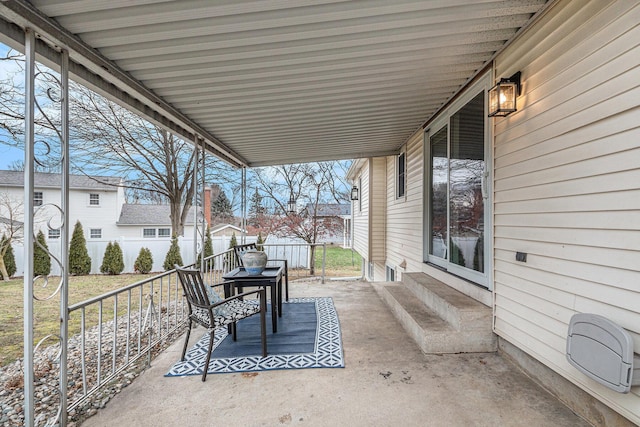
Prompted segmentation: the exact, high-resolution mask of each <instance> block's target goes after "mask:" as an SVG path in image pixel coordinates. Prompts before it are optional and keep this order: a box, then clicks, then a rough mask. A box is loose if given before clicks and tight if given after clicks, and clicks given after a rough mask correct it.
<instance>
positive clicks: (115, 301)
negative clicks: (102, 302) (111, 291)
mask: <svg viewBox="0 0 640 427" xmlns="http://www.w3.org/2000/svg"><path fill="white" fill-rule="evenodd" d="M111 352H112V354H111V373H112V374H113V373H114V372H115V371H116V356H117V355H118V294H115V295H114V296H113V347H112V350H111Z"/></svg>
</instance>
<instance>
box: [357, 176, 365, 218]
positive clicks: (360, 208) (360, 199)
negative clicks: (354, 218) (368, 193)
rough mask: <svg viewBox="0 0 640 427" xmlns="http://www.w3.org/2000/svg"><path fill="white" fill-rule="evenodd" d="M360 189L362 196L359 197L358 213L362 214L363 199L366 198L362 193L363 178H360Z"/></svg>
mask: <svg viewBox="0 0 640 427" xmlns="http://www.w3.org/2000/svg"><path fill="white" fill-rule="evenodd" d="M358 188H359V189H360V196H359V197H358V212H362V199H363V198H364V195H363V191H362V177H359V178H358Z"/></svg>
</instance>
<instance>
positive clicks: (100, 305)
mask: <svg viewBox="0 0 640 427" xmlns="http://www.w3.org/2000/svg"><path fill="white" fill-rule="evenodd" d="M101 367H102V300H100V302H99V303H98V384H100V379H101V378H102V375H101V374H102V371H101V369H100V368H101Z"/></svg>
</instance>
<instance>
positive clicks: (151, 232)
mask: <svg viewBox="0 0 640 427" xmlns="http://www.w3.org/2000/svg"><path fill="white" fill-rule="evenodd" d="M156 236H157V231H156V229H155V228H143V229H142V237H143V238H145V239H155V238H156Z"/></svg>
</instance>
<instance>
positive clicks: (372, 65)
mask: <svg viewBox="0 0 640 427" xmlns="http://www.w3.org/2000/svg"><path fill="white" fill-rule="evenodd" d="M12 1H15V0H10V1H9V2H8V3H11V2H12ZM31 4H32V5H34V6H35V7H36V8H37V9H38V10H39V12H41V13H42V14H44V15H46V16H47V17H49V18H51V19H54V20H55V21H56V22H57V23H58V24H59V25H60V26H62V27H64V29H65V30H66V31H68V32H69V33H71V34H73V35H75V36H76V37H78V38H79V39H80V40H81V41H83V42H84V43H86V45H88V46H89V47H91V48H93V49H96V50H97V51H98V52H99V53H100V54H101V55H102V56H103V57H105V58H106V59H108V60H109V61H112V62H113V63H114V64H115V65H116V66H117V67H118V68H119V69H121V70H122V71H124V72H126V73H128V74H129V75H130V76H131V77H132V78H133V79H135V80H137V81H138V82H140V83H141V84H142V85H143V86H144V87H146V88H148V89H149V91H150V92H151V93H153V94H155V95H157V96H158V97H160V98H161V99H163V100H164V101H166V103H167V104H168V105H170V106H172V107H173V108H175V110H177V111H179V112H180V113H181V114H182V115H184V116H185V117H186V118H188V119H189V120H190V121H192V122H193V123H194V124H196V125H197V126H198V127H200V128H201V129H204V130H206V132H207V133H208V134H209V135H212V136H214V137H215V140H216V141H218V142H220V143H221V144H222V145H223V146H226V147H228V148H229V149H230V150H229V151H230V152H231V153H233V154H237V155H238V156H239V158H240V159H242V160H243V161H244V162H245V163H246V164H248V165H251V166H259V165H273V164H280V163H290V162H303V161H315V160H327V159H341V158H357V157H363V156H370V155H384V154H390V153H395V152H397V151H398V150H399V149H400V147H401V146H402V144H403V143H404V142H405V141H406V140H407V138H408V137H409V136H410V135H411V134H412V133H413V132H414V131H415V130H416V129H418V128H419V126H420V125H421V124H422V123H424V122H425V121H426V120H428V119H429V118H430V117H431V116H432V115H433V114H434V113H435V112H436V111H437V110H438V108H439V107H441V106H442V105H444V104H445V103H446V102H447V100H449V99H450V98H451V97H452V96H453V95H454V94H455V93H456V91H458V90H459V89H460V88H461V87H462V86H463V85H464V84H465V83H466V82H467V81H469V79H471V78H472V77H473V76H474V75H475V74H476V73H477V72H478V71H479V70H480V69H482V68H483V67H484V66H485V65H486V64H487V62H488V61H490V60H491V58H492V57H493V56H494V54H495V53H496V51H498V50H500V49H501V48H502V47H503V46H504V45H505V43H507V42H508V41H509V40H510V39H512V38H513V37H514V35H515V34H516V33H517V31H518V30H519V29H520V28H521V27H523V26H526V25H527V24H528V23H529V22H530V21H531V19H532V17H533V16H534V14H536V13H538V12H539V11H540V10H541V9H542V8H543V7H544V6H545V0H506V1H490V0H393V1H391V0H362V1H341V0H335V1H333V0H324V1H322V0H315V1H310V0H297V1H291V0H260V1H255V0H240V1H239V0H216V1H213V0H176V1H167V0H155V1H154V0H32V1H31ZM73 60H74V61H79V62H81V61H82V58H77V57H73Z"/></svg>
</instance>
